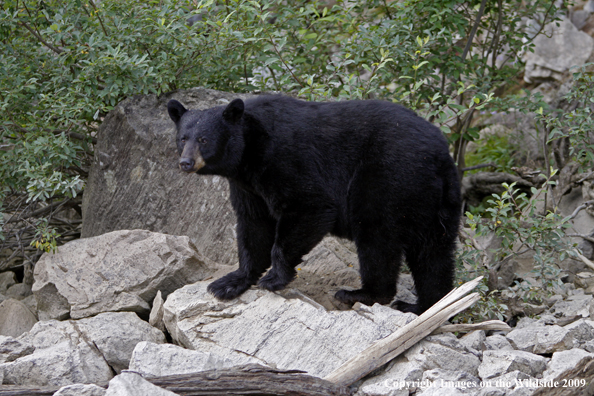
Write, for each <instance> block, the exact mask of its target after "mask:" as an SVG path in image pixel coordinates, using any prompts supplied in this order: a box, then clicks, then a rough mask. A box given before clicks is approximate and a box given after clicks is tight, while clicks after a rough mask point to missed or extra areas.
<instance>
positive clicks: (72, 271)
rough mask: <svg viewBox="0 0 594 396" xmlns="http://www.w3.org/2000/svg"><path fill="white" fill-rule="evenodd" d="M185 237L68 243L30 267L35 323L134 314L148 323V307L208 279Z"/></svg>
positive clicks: (127, 234)
mask: <svg viewBox="0 0 594 396" xmlns="http://www.w3.org/2000/svg"><path fill="white" fill-rule="evenodd" d="M205 261H206V260H205V259H204V258H203V257H202V256H201V255H200V254H199V253H198V251H197V250H196V247H195V246H194V244H193V243H192V242H190V240H189V238H188V237H185V236H172V235H166V234H159V233H154V232H150V231H144V230H133V231H114V232H111V233H108V234H105V235H101V236H98V237H94V238H84V239H79V240H75V241H72V242H69V243H67V244H65V245H63V246H60V249H59V251H58V252H57V253H55V254H50V253H46V254H44V255H43V256H42V257H41V259H40V260H39V261H38V262H37V264H36V265H35V272H34V279H35V283H34V284H33V293H34V294H35V296H36V298H37V301H38V302H39V304H38V310H39V311H38V315H39V319H40V320H47V319H66V318H68V317H71V318H74V319H76V318H83V317H87V316H92V315H96V314H98V313H101V312H108V311H134V312H137V313H139V314H140V315H143V316H146V317H147V318H148V314H149V310H150V307H149V303H150V302H151V301H152V300H153V299H154V298H155V295H156V294H157V291H159V290H161V292H162V293H163V295H164V296H167V294H169V293H171V292H172V291H174V290H176V289H177V288H179V287H181V286H183V285H185V284H187V283H192V282H196V281H198V280H202V279H205V278H208V277H210V276H211V275H212V274H213V272H214V271H215V270H216V266H213V265H208V264H207V263H206V262H205Z"/></svg>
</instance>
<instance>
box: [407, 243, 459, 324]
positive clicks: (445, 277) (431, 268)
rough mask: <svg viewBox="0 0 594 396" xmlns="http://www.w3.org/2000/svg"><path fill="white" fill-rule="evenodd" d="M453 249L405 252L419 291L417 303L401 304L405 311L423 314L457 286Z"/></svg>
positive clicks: (440, 248) (426, 248)
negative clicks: (455, 284)
mask: <svg viewBox="0 0 594 396" xmlns="http://www.w3.org/2000/svg"><path fill="white" fill-rule="evenodd" d="M453 250H454V248H453V244H452V247H450V248H446V247H444V246H431V245H429V246H424V247H422V248H420V249H418V250H416V251H415V249H410V250H407V251H406V261H407V264H408V266H409V268H410V270H411V272H412V276H413V279H414V281H415V289H416V291H417V296H418V302H417V304H416V305H415V304H407V303H403V302H400V301H399V302H398V304H397V308H398V309H399V310H400V311H403V312H413V313H415V314H417V315H420V314H422V313H423V312H425V311H426V310H427V309H429V308H431V306H432V305H433V304H435V303H436V302H438V301H439V300H441V298H442V297H444V296H445V295H446V294H448V293H449V292H450V291H451V290H452V287H453V283H454V267H455V264H454V252H453Z"/></svg>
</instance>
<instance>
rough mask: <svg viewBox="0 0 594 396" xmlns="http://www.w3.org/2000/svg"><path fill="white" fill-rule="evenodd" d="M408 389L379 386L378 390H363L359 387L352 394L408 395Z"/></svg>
mask: <svg viewBox="0 0 594 396" xmlns="http://www.w3.org/2000/svg"><path fill="white" fill-rule="evenodd" d="M408 395H409V391H408V389H406V388H394V387H392V388H386V389H384V388H381V390H380V391H377V392H376V391H375V390H373V389H372V390H370V391H363V390H361V388H359V390H358V391H357V393H355V395H354V396H408Z"/></svg>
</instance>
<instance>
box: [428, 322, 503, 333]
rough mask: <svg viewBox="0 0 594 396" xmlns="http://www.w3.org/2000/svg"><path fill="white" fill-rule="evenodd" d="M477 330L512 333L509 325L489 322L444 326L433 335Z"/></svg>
mask: <svg viewBox="0 0 594 396" xmlns="http://www.w3.org/2000/svg"><path fill="white" fill-rule="evenodd" d="M475 330H485V331H488V330H499V331H510V330H511V327H509V325H508V324H507V323H505V322H502V321H500V320H487V321H486V322H481V323H472V324H453V325H443V326H441V327H438V328H437V329H435V330H434V331H433V333H431V334H440V333H453V332H455V331H458V332H468V331H475Z"/></svg>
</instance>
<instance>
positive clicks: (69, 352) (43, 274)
mask: <svg viewBox="0 0 594 396" xmlns="http://www.w3.org/2000/svg"><path fill="white" fill-rule="evenodd" d="M91 239H92V240H93V244H91V243H89V241H90V240H91ZM91 239H88V240H86V242H87V244H82V243H81V241H76V242H71V243H70V244H71V245H74V247H80V246H84V249H83V251H82V253H81V254H80V255H78V256H73V254H72V252H73V251H74V249H73V246H68V245H66V246H65V247H64V248H63V249H60V252H58V253H57V254H55V255H53V256H51V258H48V257H44V258H43V259H42V260H43V261H42V262H43V263H44V264H43V265H42V266H41V267H40V268H39V269H38V270H36V278H35V281H36V285H38V282H39V284H43V287H38V286H35V287H34V288H33V291H34V293H35V296H37V297H39V298H45V296H47V295H48V294H47V293H46V292H43V293H42V294H39V290H41V289H47V287H46V285H48V284H52V285H54V289H55V292H54V293H55V295H58V291H59V290H68V289H67V288H66V286H64V285H70V286H69V287H72V289H71V290H70V291H68V293H67V292H64V294H63V295H60V296H62V297H61V298H62V299H63V301H67V302H68V305H64V306H63V307H66V306H68V307H70V310H69V311H66V312H68V313H69V315H68V316H70V318H69V319H63V320H56V319H50V318H44V317H43V315H42V312H46V313H47V312H50V311H52V310H51V309H47V307H48V305H47V304H46V305H42V304H40V305H42V308H41V309H40V310H39V311H36V312H35V313H34V312H32V311H31V309H32V308H31V306H33V305H31V306H26V305H25V304H22V303H21V301H22V300H21V301H19V300H16V299H8V300H5V301H4V303H6V302H10V304H14V303H15V302H16V303H18V304H20V305H19V309H20V310H24V311H26V312H28V313H29V314H30V315H31V317H33V318H35V315H36V314H37V315H38V316H39V317H40V319H41V320H39V321H37V320H36V319H35V320H34V321H33V323H32V324H31V325H30V327H29V328H28V329H22V330H20V333H18V334H14V333H13V334H2V335H0V378H1V379H2V383H3V384H5V385H11V384H13V385H29V386H54V387H56V388H57V387H62V388H60V389H59V390H58V391H57V392H56V393H55V395H61V396H65V395H75V394H76V395H92V396H98V395H137V394H138V395H141V394H142V395H145V394H151V395H160V394H163V395H168V394H173V393H171V392H170V391H168V390H165V389H162V388H159V387H157V386H155V385H153V384H151V383H149V382H148V381H146V380H145V379H143V378H150V377H157V376H166V375H174V374H190V373H194V372H200V371H206V370H212V369H219V368H221V369H222V368H230V367H234V366H237V365H244V364H249V363H257V364H260V365H265V366H270V367H274V368H278V369H298V370H303V371H305V372H307V373H308V374H310V375H313V376H318V377H322V378H323V377H324V376H326V375H328V374H329V373H330V372H332V371H333V370H334V369H336V368H338V367H339V366H340V365H342V364H343V363H344V362H346V361H347V360H348V359H350V358H351V357H353V356H356V355H357V354H359V353H360V352H361V351H363V350H364V349H366V348H367V347H368V346H370V345H371V344H372V343H373V342H374V341H377V340H379V339H381V338H384V337H386V336H387V335H389V334H391V333H392V332H394V331H395V330H396V329H398V328H400V327H402V326H404V325H405V324H407V323H409V322H410V321H411V320H413V319H414V318H415V315H413V314H410V313H402V312H400V311H397V310H395V309H392V308H390V307H387V306H382V305H378V304H376V305H374V306H372V307H368V306H365V305H361V304H357V305H355V306H354V307H353V308H352V309H349V310H343V311H340V310H327V309H326V308H325V307H324V306H322V305H320V304H319V303H317V302H316V301H314V300H312V299H311V298H310V297H308V296H307V295H305V294H303V293H302V292H300V291H298V290H296V289H290V290H285V291H283V292H279V293H271V292H268V291H265V290H260V289H257V288H253V289H251V290H249V291H247V292H246V293H245V294H243V295H242V296H241V297H240V298H238V299H235V300H233V301H227V302H221V301H218V300H216V299H214V298H213V297H212V296H211V295H210V294H208V293H207V291H206V287H207V285H208V283H209V282H210V280H200V281H198V282H194V283H191V282H188V283H189V284H187V285H185V286H183V287H181V288H178V289H177V290H174V291H173V289H174V287H171V286H170V285H175V287H177V286H178V285H179V284H180V282H182V281H181V280H180V279H179V278H180V275H179V273H180V272H181V273H183V271H188V269H183V268H184V266H183V263H186V264H187V266H188V267H189V268H190V269H192V268H197V269H196V271H197V272H199V273H201V275H200V276H201V277H203V278H204V277H205V276H207V275H208V274H212V273H213V272H214V271H215V270H217V268H210V267H208V266H207V265H206V264H204V263H203V262H202V261H200V260H199V259H198V258H196V257H200V256H199V253H197V252H196V251H195V250H194V249H193V248H192V245H191V244H189V243H188V241H187V238H186V237H172V236H167V235H163V234H158V233H151V232H149V231H141V230H136V231H116V232H113V233H108V234H105V235H103V236H99V237H94V238H91ZM82 241H85V240H82ZM114 241H116V242H118V241H129V245H131V246H132V248H129V249H127V252H128V254H122V255H118V254H115V253H114V251H116V250H114V249H117V248H116V246H117V244H118V243H116V242H114ZM134 244H142V245H141V246H142V248H140V247H134ZM334 244H340V242H339V241H337V240H334V241H326V244H325V245H324V246H325V247H322V248H319V249H321V250H317V252H319V254H313V255H310V256H309V258H308V259H307V260H306V262H305V263H304V265H303V266H302V268H303V269H302V271H311V272H313V271H320V268H323V263H321V262H318V261H317V260H318V258H317V257H322V258H321V260H322V261H327V260H328V258H329V257H333V258H332V260H337V262H336V263H335V264H334V265H335V269H336V270H340V271H343V270H344V269H346V268H351V267H349V265H352V264H347V263H346V262H343V265H344V267H340V265H338V261H339V256H341V254H340V253H337V254H334V253H333V256H329V253H328V252H326V250H328V251H334V252H340V249H338V248H336V246H335V249H329V248H328V247H332V246H334ZM90 246H93V249H94V250H93V254H89V250H90V249H91V247H90ZM108 247H109V249H108ZM343 253H344V252H343ZM342 257H343V258H345V259H346V260H350V259H351V257H350V256H348V255H342ZM84 260H86V262H87V263H88V262H89V260H95V261H92V263H93V265H91V266H89V265H86V266H83V265H81V264H82V263H83V262H84ZM151 260H152V261H151ZM135 262H142V263H147V262H149V264H150V265H147V267H146V268H147V269H146V270H145V271H140V270H139V268H140V267H138V266H137V267H134V266H135V265H138V264H136V263H135ZM151 263H152V264H151ZM155 263H156V264H155ZM163 263H171V266H172V267H175V268H177V266H178V264H179V266H180V267H181V268H182V269H175V270H173V269H172V270H170V271H169V272H166V271H165V270H164V269H159V268H162V267H164V266H165V264H163ZM145 265H146V264H145ZM159 265H161V267H159ZM125 266H129V267H132V269H131V273H135V274H141V273H142V276H140V275H139V276H138V277H137V279H136V281H135V282H132V283H133V285H134V286H128V287H123V286H122V285H124V282H123V281H122V279H120V278H118V277H117V276H114V275H110V274H118V273H120V272H118V271H121V270H120V268H122V267H125ZM135 268H136V269H135ZM155 268H157V269H155ZM326 270H328V271H330V272H331V270H330V269H328V268H326ZM55 274H58V275H59V278H60V279H58V275H55ZM97 274H103V276H104V277H105V279H104V280H103V284H102V285H101V288H92V287H90V286H88V285H89V282H90V281H89V279H93V277H95V276H100V275H97ZM13 276H14V275H11V274H9V275H3V278H2V279H8V280H9V281H8V282H7V283H11V281H10V279H12V277H13ZM82 279H84V280H85V282H87V283H86V284H85V285H86V286H85V287H82V286H81V289H80V290H78V288H75V287H73V286H72V285H82V283H80V282H82V281H81V280H82ZM129 279H132V278H129ZM186 280H187V279H186ZM77 282H78V283H77ZM13 285H14V284H13ZM13 285H10V286H8V287H12V286H13ZM56 285H57V286H56ZM411 285H412V283H411V282H410V279H409V278H408V277H407V276H406V275H403V276H402V279H401V282H400V287H401V289H402V290H401V294H402V295H404V296H408V297H409V298H410V296H413V295H412V290H411ZM118 287H119V289H118ZM168 287H171V288H168ZM75 289H76V290H75ZM96 290H102V291H107V290H122V293H128V294H129V295H135V296H138V298H139V299H142V301H144V302H145V303H146V306H147V307H148V306H149V305H150V303H151V302H152V301H150V300H149V301H146V300H144V298H146V296H147V295H149V296H153V297H154V303H153V307H152V312H151V313H150V315H149V313H148V312H146V309H143V310H142V311H140V312H135V309H134V307H133V306H127V307H126V308H127V310H124V311H122V307H123V306H124V305H123V304H95V306H94V307H98V308H94V309H96V310H97V311H103V312H96V313H95V314H94V316H91V315H85V317H81V316H83V315H80V314H77V315H72V312H78V313H80V312H87V311H85V310H84V309H83V308H77V309H76V310H74V309H73V307H85V309H87V308H86V307H89V306H91V305H92V304H88V301H89V300H90V299H91V298H89V296H100V295H101V294H99V293H96ZM158 291H161V293H158ZM134 293H135V294H134ZM563 293H564V294H562V295H560V297H559V298H558V299H556V300H555V303H554V304H551V308H549V309H548V310H547V311H545V312H544V313H543V314H541V315H540V316H539V317H537V318H535V319H530V318H522V319H521V320H520V321H519V322H518V323H517V326H516V327H515V328H514V329H513V330H512V331H510V332H508V333H507V334H505V333H504V332H489V333H485V331H482V330H478V331H474V332H471V333H468V334H465V335H458V336H457V335H454V334H452V333H443V334H437V335H431V336H429V337H426V338H425V339H424V340H423V341H421V342H419V343H418V344H416V345H414V346H413V347H412V348H410V349H409V350H408V351H406V352H405V353H404V354H402V355H401V356H399V357H397V358H396V359H394V360H393V361H391V362H390V363H388V364H387V365H386V366H384V367H383V368H381V369H379V370H376V371H375V372H374V373H372V374H371V375H369V376H368V377H366V378H364V379H362V380H361V381H359V382H358V383H356V384H354V385H353V388H352V389H353V392H354V394H356V395H357V396H385V395H390V396H394V395H396V396H398V395H402V396H404V395H412V394H414V395H423V396H427V395H450V394H451V395H458V394H462V395H481V396H487V395H514V396H518V395H529V394H531V393H532V392H534V391H535V390H536V389H538V388H539V386H540V385H542V384H543V381H551V380H554V379H555V378H558V377H559V376H562V375H563V374H564V373H567V372H568V371H569V370H571V369H573V368H574V367H575V366H576V365H578V364H582V363H584V362H588V361H590V360H592V359H594V353H593V352H594V321H592V320H591V318H590V311H591V310H592V311H593V312H594V299H593V297H592V296H591V295H589V294H584V293H583V290H582V289H576V288H575V287H573V285H569V284H568V286H567V287H565V288H564V289H563ZM111 296H117V293H114V294H112V295H111ZM140 296H142V297H140ZM163 296H164V297H163ZM413 297H414V296H413ZM92 298H95V299H97V300H99V299H100V297H92ZM126 298H129V297H126ZM55 300H59V298H55V299H54V301H55ZM163 300H164V301H163ZM110 301H116V300H115V298H112V299H111V300H110ZM10 304H9V305H10ZM84 304H86V305H84ZM2 307H3V305H2V304H0V310H1V309H2ZM43 309H45V311H44V310H43ZM147 309H148V308H147ZM54 312H55V310H54ZM139 314H140V316H142V319H141V317H140V316H139ZM0 317H1V316H0ZM149 317H150V324H149V322H148V320H149ZM11 331H12V330H11ZM491 333H492V334H491ZM167 339H169V340H170V342H167ZM94 384H97V385H94ZM106 384H107V388H104V386H105V385H106ZM102 386H103V387H102Z"/></svg>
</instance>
